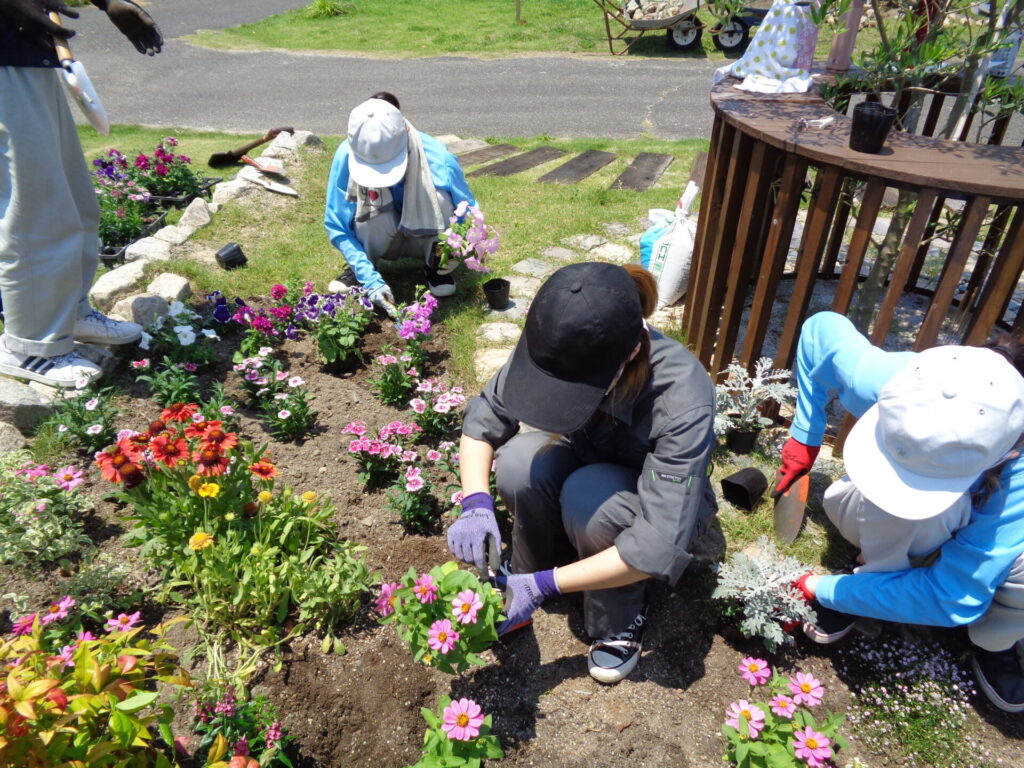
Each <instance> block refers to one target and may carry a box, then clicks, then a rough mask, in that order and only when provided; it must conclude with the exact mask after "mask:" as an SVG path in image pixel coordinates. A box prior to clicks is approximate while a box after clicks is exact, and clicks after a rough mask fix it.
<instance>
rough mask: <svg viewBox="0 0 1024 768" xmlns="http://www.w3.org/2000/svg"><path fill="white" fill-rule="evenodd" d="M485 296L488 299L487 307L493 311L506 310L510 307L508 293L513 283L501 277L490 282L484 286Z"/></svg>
mask: <svg viewBox="0 0 1024 768" xmlns="http://www.w3.org/2000/svg"><path fill="white" fill-rule="evenodd" d="M483 288H484V296H485V297H486V298H487V306H489V307H490V308H491V309H498V310H501V309H504V308H505V307H507V306H508V292H509V288H511V283H509V281H508V280H505V279H504V278H501V277H495V278H493V279H492V280H488V281H487V282H486V283H484V285H483Z"/></svg>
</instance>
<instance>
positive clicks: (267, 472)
mask: <svg viewBox="0 0 1024 768" xmlns="http://www.w3.org/2000/svg"><path fill="white" fill-rule="evenodd" d="M249 471H250V472H252V473H253V474H254V475H257V476H259V477H262V478H263V479H264V480H270V479H271V478H272V477H277V467H275V466H274V465H273V464H271V463H270V462H269V461H257V462H256V463H255V464H250V465H249Z"/></svg>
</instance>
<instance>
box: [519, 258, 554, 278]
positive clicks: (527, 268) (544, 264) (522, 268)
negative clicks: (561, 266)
mask: <svg viewBox="0 0 1024 768" xmlns="http://www.w3.org/2000/svg"><path fill="white" fill-rule="evenodd" d="M556 269H557V267H556V266H555V265H554V264H552V263H551V262H550V261H544V260H542V259H523V260H522V261H520V262H518V263H517V264H515V265H513V267H512V271H513V272H518V273H519V274H520V275H526V276H527V277H537V278H541V279H543V278H545V277H547V276H548V275H550V274H551V273H552V272H554V271H555V270H556Z"/></svg>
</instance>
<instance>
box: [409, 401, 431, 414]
mask: <svg viewBox="0 0 1024 768" xmlns="http://www.w3.org/2000/svg"><path fill="white" fill-rule="evenodd" d="M409 407H410V408H412V409H413V410H414V411H416V413H423V412H424V411H425V410H427V404H426V402H425V401H424V400H421V399H420V398H418V397H414V398H413V399H412V400H410V401H409Z"/></svg>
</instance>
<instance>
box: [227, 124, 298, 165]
mask: <svg viewBox="0 0 1024 768" xmlns="http://www.w3.org/2000/svg"><path fill="white" fill-rule="evenodd" d="M279 133H295V129H294V128H292V127H290V126H289V127H287V128H271V129H270V130H269V131H267V132H266V134H265V135H264V136H263V137H262V138H259V139H256V140H255V141H250V142H249V143H248V144H244V145H243V146H241V147H239V148H238V149H229V150H228V151H227V152H214V153H213V154H212V155H210V159H209V160H208V161H207V165H209V166H210V167H211V168H224V167H225V166H228V165H235V164H236V163H240V162H242V155H244V154H245V153H247V152H249V151H250V150H253V149H256V147H258V146H259V145H260V144H266V143H267V142H268V141H273V140H274V139H275V138H276V137H277V134H279Z"/></svg>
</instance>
